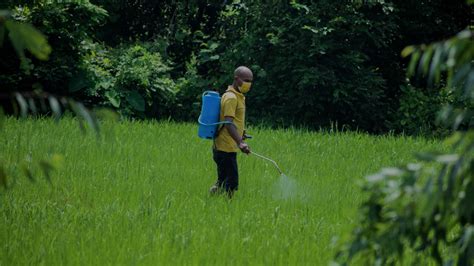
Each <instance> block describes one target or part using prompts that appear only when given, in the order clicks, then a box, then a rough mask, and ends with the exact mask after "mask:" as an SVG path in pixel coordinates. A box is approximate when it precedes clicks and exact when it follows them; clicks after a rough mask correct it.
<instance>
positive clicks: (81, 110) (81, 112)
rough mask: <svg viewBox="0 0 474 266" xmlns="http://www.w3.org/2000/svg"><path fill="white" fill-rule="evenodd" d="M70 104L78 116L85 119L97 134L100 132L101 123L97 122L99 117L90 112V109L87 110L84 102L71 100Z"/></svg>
mask: <svg viewBox="0 0 474 266" xmlns="http://www.w3.org/2000/svg"><path fill="white" fill-rule="evenodd" d="M69 105H70V106H71V108H72V110H73V111H74V113H75V114H76V115H77V116H79V117H80V118H82V119H84V120H85V121H86V122H87V124H88V125H89V126H90V127H91V128H92V129H93V130H94V131H95V132H96V133H97V134H99V133H100V129H99V123H98V122H97V119H96V118H95V117H94V116H93V115H92V114H91V113H90V112H89V110H87V108H86V107H85V106H84V105H83V104H82V103H79V102H75V101H73V100H70V101H69Z"/></svg>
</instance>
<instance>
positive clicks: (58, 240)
mask: <svg viewBox="0 0 474 266" xmlns="http://www.w3.org/2000/svg"><path fill="white" fill-rule="evenodd" d="M250 133H251V134H252V135H253V136H254V139H253V140H250V141H249V145H250V146H251V148H252V149H253V150H255V151H256V152H258V153H261V154H263V155H265V156H268V157H270V158H272V159H274V160H275V161H277V162H278V164H279V165H280V166H281V167H282V169H283V170H284V172H285V173H286V175H287V176H288V177H289V179H288V180H284V179H282V178H280V176H279V174H278V172H277V171H276V170H275V168H273V166H272V165H270V164H268V163H267V162H265V161H263V160H261V159H258V158H256V157H254V156H246V155H243V154H241V155H239V157H238V160H239V169H240V187H239V191H238V192H237V193H236V194H235V197H234V198H233V199H232V200H228V199H226V198H225V197H223V196H219V197H211V196H209V195H208V193H207V192H208V189H209V187H210V186H211V185H212V184H213V182H214V181H215V172H216V170H215V165H214V162H213V161H212V157H211V143H212V142H210V141H206V140H201V139H199V138H198V137H197V126H196V125H194V124H176V123H168V122H121V123H110V122H104V123H103V124H102V134H101V136H100V137H99V138H96V137H95V135H94V134H93V133H91V132H90V133H87V134H82V133H81V131H80V129H79V127H78V124H77V122H76V121H74V120H73V119H63V120H61V121H60V122H59V123H58V124H56V123H54V122H53V121H52V120H51V119H44V120H31V119H28V120H15V119H11V118H8V119H7V120H6V122H5V125H4V127H3V128H2V129H1V131H0V134H1V135H2V142H0V151H1V152H0V163H1V164H3V165H4V167H5V168H6V170H7V173H8V175H9V177H10V179H9V180H8V182H9V186H10V188H9V189H8V190H4V189H1V188H0V193H1V194H0V240H1V241H0V245H1V248H0V264H1V265H29V264H42V265H58V264H82V265H102V264H105V265H116V264H132V265H134V264H139V265H143V264H145V265H166V264H193V265H194V264H199V265H208V264H219V265H223V264H230V265H242V264H252V265H254V264H268V265H273V264H285V265H296V264H298V265H299V264H311V265H327V264H328V262H329V261H330V260H331V258H332V256H333V255H334V251H335V248H334V246H333V245H332V242H333V238H334V237H335V236H343V235H345V234H347V233H348V232H349V231H350V230H351V227H352V226H353V224H354V223H355V217H356V211H357V208H358V205H359V204H360V202H361V200H363V199H364V197H365V196H366V195H364V194H362V192H361V191H360V189H359V182H360V181H361V180H363V178H364V176H365V175H368V174H370V173H373V172H376V171H378V170H379V169H380V168H381V167H383V166H393V165H399V164H402V163H406V162H409V161H413V160H414V156H413V153H414V152H415V151H418V150H433V149H439V148H440V146H441V143H440V142H438V141H435V140H426V139H421V138H411V137H394V136H369V135H366V134H360V133H337V132H335V133H330V132H304V131H298V130H268V129H258V128H250ZM54 154H61V155H62V156H63V157H64V161H63V163H62V166H61V167H60V168H59V169H57V170H56V171H54V173H53V174H52V179H51V181H52V182H51V184H50V183H48V182H47V181H46V179H45V178H43V176H42V174H41V173H40V172H39V170H38V167H37V164H38V162H39V161H40V160H41V159H43V158H48V157H52V156H54ZM25 166H26V167H30V168H31V169H32V170H34V171H35V172H34V173H35V176H34V177H35V180H36V182H34V183H32V182H30V181H29V180H28V179H27V177H26V176H25V175H24V174H23V172H22V167H25ZM285 181H287V182H286V183H285Z"/></svg>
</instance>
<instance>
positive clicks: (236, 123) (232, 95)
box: [210, 66, 253, 197]
mask: <svg viewBox="0 0 474 266" xmlns="http://www.w3.org/2000/svg"><path fill="white" fill-rule="evenodd" d="M252 81H253V74H252V71H251V70H250V69H249V68H247V67H245V66H240V67H238V68H237V69H236V70H235V71H234V82H233V83H232V85H230V86H229V87H228V88H227V90H226V92H225V93H224V95H222V98H221V109H220V121H227V122H229V123H226V124H224V125H222V126H221V127H220V128H219V131H218V135H217V137H216V139H215V140H214V145H213V158H214V161H215V162H216V165H217V182H216V183H215V184H214V185H213V186H212V187H211V188H210V193H211V194H215V193H217V192H219V191H225V192H227V194H228V195H229V197H231V196H232V195H233V193H234V192H235V191H236V190H237V189H238V186H239V171H238V168H237V152H238V151H239V149H240V150H241V151H242V152H244V153H246V154H249V153H250V147H249V146H248V144H247V143H245V142H244V140H245V138H246V135H245V131H244V127H245V96H244V94H245V93H247V92H248V91H249V90H250V87H251V85H252Z"/></svg>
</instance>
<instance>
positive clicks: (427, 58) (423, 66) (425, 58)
mask: <svg viewBox="0 0 474 266" xmlns="http://www.w3.org/2000/svg"><path fill="white" fill-rule="evenodd" d="M432 55H433V47H431V46H429V47H428V48H427V49H426V50H425V51H424V52H423V55H422V56H421V59H420V66H419V67H420V70H421V71H422V73H423V74H426V73H428V67H429V66H430V62H431V57H432Z"/></svg>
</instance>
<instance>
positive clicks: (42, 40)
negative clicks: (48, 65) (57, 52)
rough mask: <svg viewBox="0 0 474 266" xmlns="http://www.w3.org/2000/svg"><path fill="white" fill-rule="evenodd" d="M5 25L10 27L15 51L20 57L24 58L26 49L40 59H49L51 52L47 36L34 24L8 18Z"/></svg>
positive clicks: (9, 30)
mask: <svg viewBox="0 0 474 266" xmlns="http://www.w3.org/2000/svg"><path fill="white" fill-rule="evenodd" d="M5 27H6V28H7V29H8V32H9V33H8V37H9V38H10V40H11V42H12V44H13V47H14V48H15V51H16V52H17V54H18V56H19V57H20V58H24V57H25V54H24V50H25V49H26V50H28V51H29V52H30V53H31V54H33V55H34V56H35V57H36V58H38V59H40V60H48V58H49V54H50V53H51V46H49V44H48V41H47V40H46V37H45V36H44V35H43V34H42V33H41V32H40V31H38V30H37V29H35V28H34V27H33V26H31V25H29V24H26V23H20V22H16V21H10V20H7V21H6V22H5Z"/></svg>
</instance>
